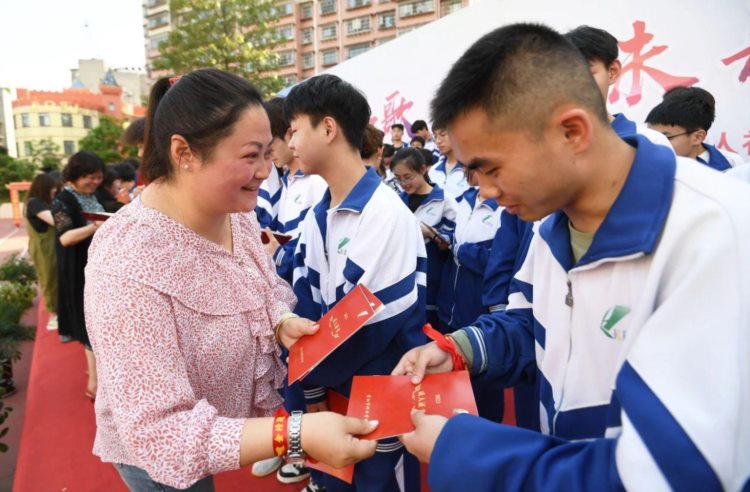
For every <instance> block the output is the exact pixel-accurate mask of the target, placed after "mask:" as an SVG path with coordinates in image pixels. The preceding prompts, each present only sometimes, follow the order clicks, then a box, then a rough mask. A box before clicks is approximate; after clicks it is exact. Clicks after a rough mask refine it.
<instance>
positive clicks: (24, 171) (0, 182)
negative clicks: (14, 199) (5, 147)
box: [0, 153, 36, 203]
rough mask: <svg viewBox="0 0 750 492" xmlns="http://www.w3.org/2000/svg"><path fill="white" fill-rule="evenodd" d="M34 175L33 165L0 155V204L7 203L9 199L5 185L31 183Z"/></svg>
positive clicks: (34, 167) (34, 168) (6, 155)
mask: <svg viewBox="0 0 750 492" xmlns="http://www.w3.org/2000/svg"><path fill="white" fill-rule="evenodd" d="M34 174H36V166H35V165H34V164H33V163H31V162H29V161H24V160H21V159H14V158H13V157H11V156H9V155H8V154H2V153H0V203H2V202H6V201H8V198H9V193H8V189H7V188H6V187H5V185H7V184H8V183H14V182H18V181H31V179H32V178H33V177H34Z"/></svg>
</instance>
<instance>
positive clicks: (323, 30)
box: [320, 22, 336, 41]
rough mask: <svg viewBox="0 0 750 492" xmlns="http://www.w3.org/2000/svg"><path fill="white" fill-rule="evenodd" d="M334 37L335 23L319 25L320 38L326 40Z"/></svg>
mask: <svg viewBox="0 0 750 492" xmlns="http://www.w3.org/2000/svg"><path fill="white" fill-rule="evenodd" d="M335 37H336V23H335V22H334V23H333V24H327V25H325V26H320V40H321V41H327V40H329V39H334V38H335Z"/></svg>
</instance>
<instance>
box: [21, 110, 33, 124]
mask: <svg viewBox="0 0 750 492" xmlns="http://www.w3.org/2000/svg"><path fill="white" fill-rule="evenodd" d="M21 126H22V127H24V128H28V127H30V126H31V118H29V113H21Z"/></svg>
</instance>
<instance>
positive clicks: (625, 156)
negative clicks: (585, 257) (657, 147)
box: [563, 131, 635, 233]
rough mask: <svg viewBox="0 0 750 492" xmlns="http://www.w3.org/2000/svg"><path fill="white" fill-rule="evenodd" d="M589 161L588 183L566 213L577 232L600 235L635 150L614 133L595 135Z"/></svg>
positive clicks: (618, 193) (588, 154) (607, 132)
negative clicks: (598, 233)
mask: <svg viewBox="0 0 750 492" xmlns="http://www.w3.org/2000/svg"><path fill="white" fill-rule="evenodd" d="M585 158H586V159H587V160H588V161H589V162H588V168H589V169H588V177H587V181H586V183H585V184H584V185H583V186H582V187H581V189H580V190H579V193H578V196H577V197H576V198H575V199H574V201H573V202H572V203H571V204H570V205H569V206H566V207H564V208H563V212H565V214H566V215H567V216H568V218H569V219H570V221H571V223H572V224H573V227H575V229H576V230H578V231H580V232H585V233H590V232H596V230H597V229H598V228H599V226H600V225H601V224H602V222H603V221H604V218H605V217H606V216H607V214H608V213H609V210H610V209H611V208H612V205H613V204H614V203H615V200H617V197H618V196H619V195H620V192H621V191H622V187H623V186H624V185H625V181H626V180H627V177H628V173H629V172H630V169H631V167H632V166H633V160H634V159H635V149H634V148H633V147H631V146H630V145H628V144H627V143H626V142H625V141H624V140H622V139H620V138H619V137H618V136H617V135H616V134H615V133H614V132H613V131H604V132H602V135H601V136H599V135H595V141H592V144H591V147H590V148H589V150H588V151H587V155H586V157H585Z"/></svg>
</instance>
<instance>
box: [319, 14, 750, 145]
mask: <svg viewBox="0 0 750 492" xmlns="http://www.w3.org/2000/svg"><path fill="white" fill-rule="evenodd" d="M514 22H541V23H544V24H547V25H549V26H551V27H553V28H555V29H558V30H559V31H561V32H565V31H567V30H569V29H572V28H574V27H577V26H579V25H581V24H588V25H591V26H594V27H599V28H602V29H606V30H607V31H609V32H610V33H611V34H612V35H614V36H615V37H616V38H617V39H618V40H619V41H620V60H621V62H622V64H623V75H622V77H621V78H620V80H619V84H618V85H617V86H614V87H613V88H611V89H610V94H609V101H608V105H609V108H610V109H611V111H612V112H614V113H618V112H622V113H625V114H626V115H627V116H628V117H629V118H631V119H633V120H636V121H639V122H642V121H643V120H644V119H645V117H646V115H647V114H648V112H649V110H650V109H651V108H652V107H654V106H655V105H656V104H658V103H659V101H660V100H661V95H662V94H663V93H664V91H665V88H669V87H672V86H674V85H696V86H699V87H703V88H704V89H706V90H708V91H709V92H711V93H712V94H713V95H714V96H715V98H716V121H715V122H714V125H713V127H712V128H711V130H710V131H709V136H708V141H709V142H711V143H714V144H717V145H718V146H719V147H722V148H727V149H730V150H733V151H735V152H737V153H739V154H740V155H742V156H743V157H744V158H745V160H750V0H717V1H707V0H679V1H677V0H674V1H659V0H619V1H613V0H576V1H574V2H561V1H559V0H534V1H529V0H481V1H479V2H478V3H476V4H475V5H472V6H470V7H468V8H465V9H463V10H461V11H458V12H456V13H454V14H452V15H449V16H448V17H444V18H443V19H440V20H438V21H436V22H433V23H431V24H428V25H426V26H424V27H421V28H419V29H417V30H415V31H412V32H410V33H408V34H406V35H403V36H400V37H398V38H396V39H394V40H393V41H390V42H389V43H387V44H385V45H383V46H381V47H378V48H376V49H373V50H371V51H369V52H367V53H364V54H362V55H359V56H357V57H356V58H353V59H351V60H348V61H346V62H344V63H341V64H340V65H337V66H336V67H334V68H332V69H331V70H329V73H333V74H336V75H338V76H340V77H342V78H343V79H345V80H348V81H349V82H351V83H353V84H354V85H356V86H357V87H358V88H359V89H361V90H362V91H363V92H364V93H365V94H366V95H367V98H368V100H369V101H370V105H371V107H372V112H373V122H374V124H375V125H376V126H377V127H379V128H382V129H384V130H385V131H386V133H388V131H389V129H390V125H391V124H393V123H397V122H401V123H403V124H404V126H405V127H406V128H407V131H408V130H409V126H410V124H411V122H412V121H414V120H417V119H424V120H427V121H428V123H429V103H430V100H431V98H432V96H433V94H434V92H435V90H436V89H437V86H438V85H439V83H440V81H441V80H442V78H443V77H444V76H445V74H446V73H447V72H448V69H449V68H450V66H451V65H452V64H453V62H454V61H455V60H456V59H458V57H459V56H460V55H461V54H462V53H463V52H464V51H465V50H466V49H467V48H468V47H469V46H470V45H471V44H472V43H473V42H474V41H476V40H477V39H478V38H479V37H481V36H482V35H483V34H485V33H487V32H489V31H491V30H493V29H495V28H497V27H500V26H502V25H504V24H509V23H514ZM388 138H389V137H386V139H388Z"/></svg>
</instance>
